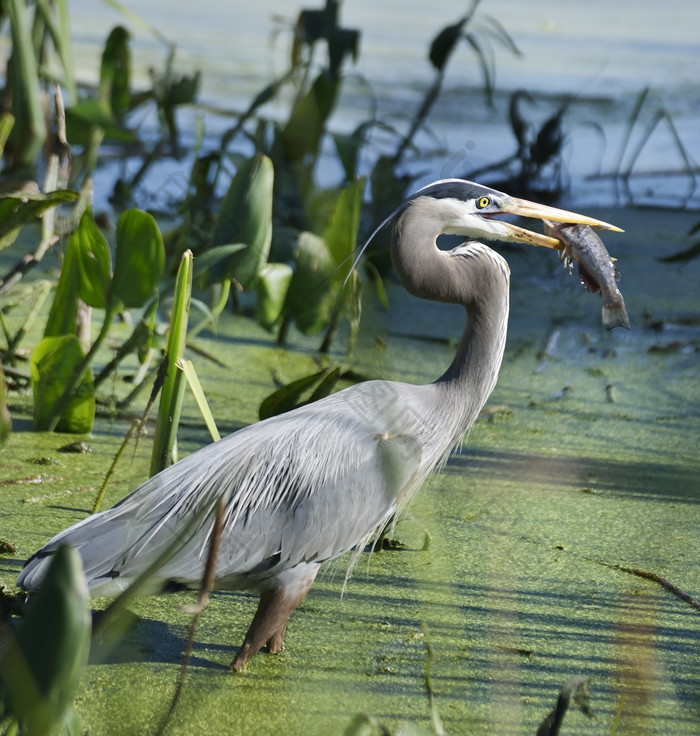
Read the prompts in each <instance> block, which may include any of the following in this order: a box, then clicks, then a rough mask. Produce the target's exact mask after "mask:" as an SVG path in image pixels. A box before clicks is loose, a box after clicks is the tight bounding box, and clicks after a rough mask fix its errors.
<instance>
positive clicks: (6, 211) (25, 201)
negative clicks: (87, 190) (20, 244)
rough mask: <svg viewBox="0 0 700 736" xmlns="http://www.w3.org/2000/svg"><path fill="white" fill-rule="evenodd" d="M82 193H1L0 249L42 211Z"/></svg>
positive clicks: (65, 191) (58, 191)
mask: <svg viewBox="0 0 700 736" xmlns="http://www.w3.org/2000/svg"><path fill="white" fill-rule="evenodd" d="M79 196H80V195H79V194H78V193H77V192H73V191H71V190H69V189H59V190H57V191H55V192H49V193H48V194H43V193H41V192H11V193H9V194H0V250H2V249H3V248H6V247H7V246H8V245H11V244H12V243H13V242H14V241H15V238H16V237H17V234H18V233H19V230H20V228H21V227H22V225H26V224H27V223H28V222H32V221H33V220H34V219H35V218H37V217H38V216H39V215H40V214H41V213H42V212H45V211H46V210H48V209H51V208H52V207H56V206H57V205H59V204H63V203H64V202H73V201H74V200H76V199H78V197H79Z"/></svg>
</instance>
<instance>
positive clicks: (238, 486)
mask: <svg viewBox="0 0 700 736" xmlns="http://www.w3.org/2000/svg"><path fill="white" fill-rule="evenodd" d="M343 393H344V392H341V394H336V395H335V396H332V397H329V399H326V400H324V401H321V402H317V403H316V404H312V405H310V406H308V407H303V408H302V409H298V410H296V411H294V412H290V413H289V414H286V415H283V416H281V417H276V418H274V419H272V420H268V421H266V422H260V423H259V424H256V425H252V426H251V427H248V428H246V429H244V430H240V431H239V432H236V433H234V434H232V435H229V436H228V437H226V438H224V439H223V440H221V441H219V442H217V443H215V444H212V445H208V446H207V447H205V448H203V449H201V450H199V451H198V452H196V453H193V454H192V455H190V456H189V457H187V458H185V459H184V460H182V461H180V462H179V463H177V464H176V465H173V466H171V467H170V468H168V469H167V470H165V471H163V472H162V473H160V474H158V475H157V476H154V477H153V478H151V479H149V480H148V481H146V482H145V483H144V484H143V485H141V486H140V487H139V488H137V489H136V490H135V491H133V492H132V493H131V494H130V495H128V496H127V497H126V498H124V499H123V500H122V501H121V502H120V503H118V504H117V505H116V506H114V507H113V508H112V509H109V510H108V511H105V512H102V513H100V514H97V515H95V516H92V517H89V518H87V519H85V520H83V521H82V522H80V523H78V524H76V525H75V526H73V527H71V528H70V529H68V530H66V531H65V532H63V533H61V534H59V535H58V536H57V537H55V538H54V539H52V540H51V541H50V542H49V543H48V544H47V545H46V546H45V547H44V548H43V549H42V550H40V551H39V552H38V553H37V554H36V555H35V556H34V557H33V558H32V559H31V560H30V561H29V562H28V563H27V566H26V567H25V568H24V569H23V570H22V572H21V574H20V577H19V579H18V584H19V585H20V586H22V587H24V588H25V589H27V590H32V589H35V588H36V587H37V585H38V583H39V582H40V580H41V578H42V577H43V574H44V570H43V568H44V567H45V566H46V565H47V564H48V559H49V558H48V557H47V555H48V553H50V552H51V551H52V550H55V549H56V548H57V547H58V546H59V545H60V544H69V545H73V546H75V547H77V548H78V549H79V551H80V554H81V557H82V558H83V564H84V567H85V571H86V576H87V578H88V583H89V585H90V586H91V587H93V588H95V587H97V586H99V585H100V584H103V583H105V581H109V580H113V579H114V578H115V577H122V578H128V577H133V576H136V575H138V574H139V572H140V571H142V570H144V569H145V568H146V567H147V566H148V565H149V564H150V563H151V562H153V561H154V560H155V559H156V558H157V556H158V555H159V554H160V552H161V551H162V550H163V549H164V548H165V547H166V546H167V545H168V544H169V543H170V542H171V541H172V539H173V538H174V535H177V534H179V533H181V531H182V529H183V528H184V527H185V526H186V524H187V521H188V519H190V518H191V517H192V514H196V513H198V512H200V511H201V512H202V521H201V522H200V523H199V524H197V525H195V527H194V528H193V529H192V531H191V533H189V532H188V534H187V535H186V537H185V539H184V540H183V544H182V545H181V546H180V548H179V549H178V550H177V552H175V553H174V554H173V556H172V557H171V558H170V559H169V560H168V561H167V562H166V563H165V564H164V566H163V567H162V569H161V570H160V572H159V574H158V578H159V579H161V580H176V581H180V582H184V583H188V582H193V583H195V584H196V582H197V581H198V580H199V579H201V576H202V572H203V569H204V564H205V561H206V555H207V550H208V542H209V536H210V533H211V527H212V524H213V521H212V514H213V511H214V509H215V508H216V505H217V504H218V502H219V499H222V500H223V502H224V504H225V516H224V532H223V535H222V539H221V543H220V552H219V559H218V565H217V583H219V582H221V583H224V585H223V587H226V581H228V582H229V583H230V586H231V587H236V588H240V587H246V585H245V580H246V579H248V578H250V579H251V580H250V583H251V584H254V580H253V579H255V578H259V577H265V576H272V575H275V574H277V573H279V572H281V571H282V570H284V569H287V568H289V567H293V566H294V565H296V564H299V563H300V562H302V561H317V562H323V561H324V560H328V559H331V558H333V557H336V556H338V555H340V554H342V553H343V552H346V551H348V550H350V549H352V548H353V547H354V546H355V545H357V544H358V543H360V542H361V541H363V540H365V538H367V537H369V535H370V534H371V533H372V531H373V530H374V529H375V528H377V527H378V526H381V525H382V524H384V523H386V521H387V520H388V519H389V518H390V516H391V515H392V513H393V511H394V510H395V509H396V505H397V503H399V502H400V501H401V498H402V496H404V495H406V494H407V493H409V492H410V491H411V488H412V486H413V485H415V483H416V482H417V481H416V479H417V475H418V473H417V471H418V467H419V464H420V461H421V446H420V444H419V443H418V441H417V440H416V439H415V438H414V437H412V436H410V435H393V436H388V435H386V434H385V433H378V432H376V427H375V426H373V422H372V421H369V420H368V419H367V417H366V416H364V417H362V416H360V415H358V414H356V413H354V412H349V411H348V404H347V402H344V401H342V400H340V399H339V398H338V397H342V394H343ZM329 448H330V449H331V450H332V451H329ZM209 512H211V513H209Z"/></svg>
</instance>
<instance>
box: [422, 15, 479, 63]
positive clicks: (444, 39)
mask: <svg viewBox="0 0 700 736" xmlns="http://www.w3.org/2000/svg"><path fill="white" fill-rule="evenodd" d="M469 18H470V15H467V16H465V17H464V18H462V19H461V20H459V21H457V22H456V23H454V24H452V25H449V26H446V27H445V28H443V29H442V30H441V31H440V33H438V35H437V36H435V38H434V39H433V41H432V43H431V44H430V52H429V54H428V57H429V58H430V63H431V64H432V65H433V66H434V67H435V69H437V70H438V71H439V72H442V71H444V70H445V65H446V64H447V62H448V60H449V58H450V56H452V52H453V51H454V49H455V46H456V45H457V42H458V41H459V39H460V37H461V35H462V31H463V30H464V25H465V23H466V22H467V21H468V20H469Z"/></svg>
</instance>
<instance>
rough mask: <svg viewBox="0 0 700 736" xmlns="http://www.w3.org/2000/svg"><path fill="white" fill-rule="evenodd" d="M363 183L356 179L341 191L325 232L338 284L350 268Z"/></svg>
mask: <svg viewBox="0 0 700 736" xmlns="http://www.w3.org/2000/svg"><path fill="white" fill-rule="evenodd" d="M365 181H366V180H365V179H358V180H357V181H355V182H353V183H352V184H349V185H348V186H347V187H345V189H343V191H342V192H341V193H340V196H339V197H338V200H337V202H336V204H335V208H334V209H333V215H332V217H331V221H330V223H329V225H328V229H327V230H326V244H327V246H328V250H329V252H330V254H331V256H332V257H333V260H334V261H335V263H336V265H337V267H338V268H337V271H336V274H335V279H336V280H337V281H340V282H343V281H345V279H346V277H347V275H348V273H350V269H351V268H352V262H353V254H354V252H355V248H356V246H357V231H358V229H359V226H360V215H361V213H362V194H363V192H364V189H365Z"/></svg>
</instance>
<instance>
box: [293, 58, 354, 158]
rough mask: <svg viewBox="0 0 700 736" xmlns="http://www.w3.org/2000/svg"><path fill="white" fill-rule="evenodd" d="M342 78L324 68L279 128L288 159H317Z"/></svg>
mask: <svg viewBox="0 0 700 736" xmlns="http://www.w3.org/2000/svg"><path fill="white" fill-rule="evenodd" d="M339 89H340V80H339V79H337V78H335V77H333V76H332V75H331V74H330V73H328V72H326V71H322V72H321V73H320V74H319V75H318V76H317V77H316V79H315V80H314V82H313V84H312V85H311V88H310V89H309V90H308V92H307V93H306V94H305V95H304V96H303V97H302V98H301V99H300V100H299V102H298V103H297V104H296V105H295V107H294V109H293V110H292V112H291V115H290V116H289V120H287V123H286V125H285V126H284V127H283V128H282V130H281V131H280V139H281V141H282V144H283V146H284V151H285V154H286V156H287V159H288V160H289V161H292V162H301V161H303V160H304V159H305V158H306V157H308V156H312V157H314V158H315V156H316V154H317V153H318V150H319V147H320V145H321V139H322V138H323V134H324V132H325V129H326V121H327V120H328V118H329V117H330V114H331V112H333V109H334V108H335V104H336V100H337V97H338V91H339Z"/></svg>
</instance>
